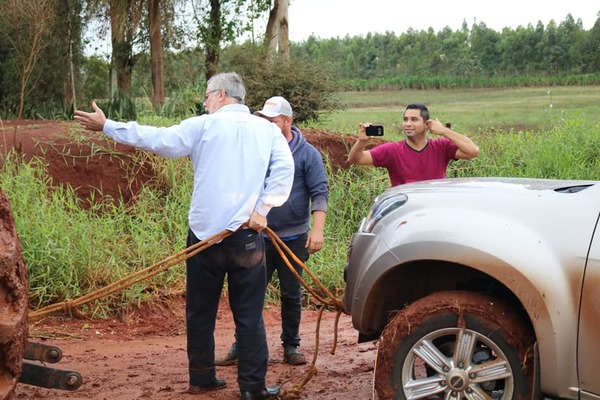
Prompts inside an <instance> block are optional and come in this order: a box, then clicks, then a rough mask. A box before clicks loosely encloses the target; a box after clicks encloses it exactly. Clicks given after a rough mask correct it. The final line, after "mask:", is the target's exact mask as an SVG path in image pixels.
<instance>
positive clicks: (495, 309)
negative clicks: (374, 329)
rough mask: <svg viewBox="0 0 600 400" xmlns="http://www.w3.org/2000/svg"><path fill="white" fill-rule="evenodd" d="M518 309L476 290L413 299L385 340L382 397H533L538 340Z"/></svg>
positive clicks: (379, 379) (379, 372) (379, 366)
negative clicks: (534, 364)
mask: <svg viewBox="0 0 600 400" xmlns="http://www.w3.org/2000/svg"><path fill="white" fill-rule="evenodd" d="M518 315H519V313H517V312H515V311H514V310H511V309H510V308H509V307H508V306H506V305H505V304H502V303H501V302H499V301H498V300H496V299H493V298H490V297H487V296H484V295H482V294H479V293H473V292H461V291H446V292H439V293H434V294H432V295H429V296H427V297H425V298H422V299H420V300H418V301H416V302H414V303H412V304H410V305H409V306H407V307H406V308H404V309H403V310H401V311H399V312H398V313H397V314H396V315H395V316H394V318H393V319H392V320H391V321H390V322H389V323H388V325H387V326H386V328H385V329H384V331H383V333H382V336H381V338H380V341H379V345H378V350H377V360H376V367H375V389H376V391H377V394H378V396H379V398H380V399H381V400H387V399H400V400H416V399H428V400H430V399H498V400H511V399H530V398H531V394H532V390H533V388H534V376H535V374H534V368H533V346H534V343H535V338H534V335H533V333H532V330H531V329H530V327H529V324H528V323H527V322H526V321H524V320H523V319H522V318H521V317H519V316H518Z"/></svg>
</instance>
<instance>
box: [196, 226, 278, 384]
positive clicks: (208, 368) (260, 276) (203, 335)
mask: <svg viewBox="0 0 600 400" xmlns="http://www.w3.org/2000/svg"><path fill="white" fill-rule="evenodd" d="M197 242H198V239H197V238H196V237H195V235H194V234H193V233H192V232H191V231H190V232H189V233H188V240H187V245H188V247H189V246H191V245H192V244H194V243H197ZM186 266H187V285H186V286H187V292H186V323H187V354H188V361H189V379H190V385H194V386H206V385H210V384H211V383H212V382H214V380H215V378H216V374H215V340H214V331H215V320H216V317H217V310H218V307H219V299H220V297H221V291H222V289H223V283H224V280H225V276H227V284H228V287H229V290H228V292H229V304H230V306H231V311H232V312H233V318H234V321H235V334H236V337H237V341H238V385H239V387H240V390H241V391H251V392H257V391H260V390H262V389H263V388H264V387H265V376H266V373H267V364H268V362H269V350H268V347H267V338H266V331H265V325H264V321H263V317H262V310H263V305H264V298H265V290H266V279H267V275H266V268H265V254H264V239H263V237H262V236H261V235H260V234H259V233H257V232H256V231H254V230H251V229H245V230H241V231H238V232H236V233H234V234H232V235H231V236H229V237H228V238H226V239H224V240H223V241H222V242H221V243H217V244H214V245H212V246H210V247H209V248H207V249H205V250H203V251H201V252H200V253H198V254H196V255H195V256H193V257H190V258H188V259H187V261H186Z"/></svg>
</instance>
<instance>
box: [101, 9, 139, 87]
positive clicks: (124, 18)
mask: <svg viewBox="0 0 600 400" xmlns="http://www.w3.org/2000/svg"><path fill="white" fill-rule="evenodd" d="M143 1H144V0H108V6H109V10H108V12H109V17H110V38H111V45H112V63H113V66H114V68H115V71H116V73H117V88H118V90H119V92H120V94H121V95H122V96H124V97H130V96H131V77H132V71H133V64H134V63H135V55H134V53H133V46H134V43H135V40H136V33H137V31H138V28H139V26H140V22H141V18H142V10H143V7H142V6H143Z"/></svg>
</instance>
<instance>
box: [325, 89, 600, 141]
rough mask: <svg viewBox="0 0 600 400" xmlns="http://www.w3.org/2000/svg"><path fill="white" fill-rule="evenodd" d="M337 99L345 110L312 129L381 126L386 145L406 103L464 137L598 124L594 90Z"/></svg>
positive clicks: (598, 98) (598, 97)
mask: <svg viewBox="0 0 600 400" xmlns="http://www.w3.org/2000/svg"><path fill="white" fill-rule="evenodd" d="M339 98H340V100H341V101H342V103H343V104H345V106H346V109H345V110H343V111H337V112H335V113H333V114H331V115H327V116H324V121H322V122H321V123H319V124H317V125H316V126H317V127H321V128H326V129H328V130H331V131H333V132H342V133H355V132H356V131H357V126H358V124H359V123H360V122H372V123H381V124H383V125H385V127H386V132H389V134H390V135H386V136H387V137H388V138H389V139H390V140H396V138H399V136H395V134H398V133H399V132H400V131H401V127H402V116H403V112H404V108H405V107H406V105H407V104H409V103H423V104H425V105H427V107H428V108H429V111H430V113H431V116H432V118H438V119H439V120H440V121H442V122H449V123H451V124H452V128H453V129H455V130H456V131H458V132H461V133H464V134H467V135H472V134H475V133H479V132H481V133H489V132H498V131H501V132H507V131H517V132H518V131H539V130H544V129H549V128H551V127H552V126H553V125H554V124H556V123H557V122H560V121H561V120H564V119H569V118H572V117H577V118H579V117H581V118H583V119H584V120H586V121H587V122H589V124H591V125H597V124H598V123H600V87H599V86H565V87H548V88H513V89H471V90H467V89H456V90H401V91H378V92H342V93H339Z"/></svg>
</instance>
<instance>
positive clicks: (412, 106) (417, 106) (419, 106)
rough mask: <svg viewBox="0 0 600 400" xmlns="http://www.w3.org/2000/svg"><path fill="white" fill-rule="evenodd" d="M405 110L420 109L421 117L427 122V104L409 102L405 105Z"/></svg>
mask: <svg viewBox="0 0 600 400" xmlns="http://www.w3.org/2000/svg"><path fill="white" fill-rule="evenodd" d="M406 110H419V111H421V117H422V118H423V121H425V122H427V120H428V119H429V109H428V108H427V106H425V104H417V103H415V104H409V105H407V106H406ZM406 110H404V111H406Z"/></svg>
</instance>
